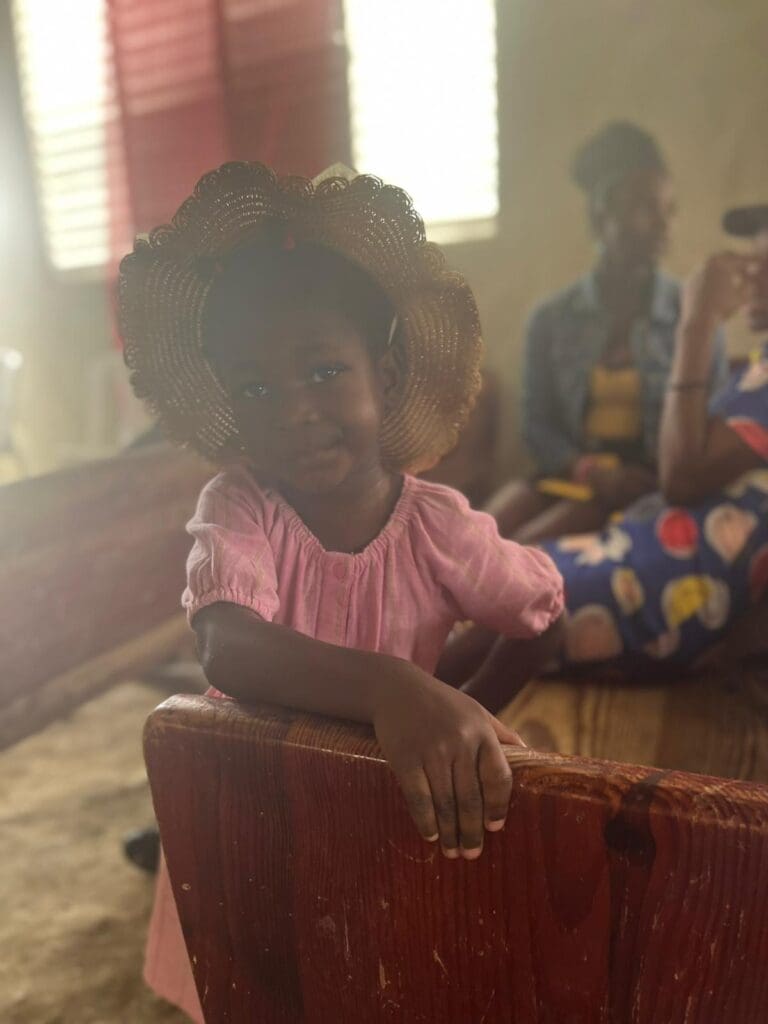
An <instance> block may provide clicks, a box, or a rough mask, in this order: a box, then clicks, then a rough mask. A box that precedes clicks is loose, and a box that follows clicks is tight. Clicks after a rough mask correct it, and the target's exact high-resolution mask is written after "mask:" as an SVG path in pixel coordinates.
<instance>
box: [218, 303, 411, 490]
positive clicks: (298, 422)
mask: <svg viewBox="0 0 768 1024" xmlns="http://www.w3.org/2000/svg"><path fill="white" fill-rule="evenodd" d="M387 362H388V361H387V360H386V359H382V360H378V361H377V360H375V359H374V358H373V357H372V355H371V352H370V350H369V348H368V346H367V345H366V343H365V340H364V339H363V338H362V336H361V335H360V333H359V332H358V330H357V329H356V328H355V327H354V326H353V325H352V323H351V322H350V321H349V320H348V319H347V318H346V317H344V316H342V315H341V314H337V313H334V312H332V311H330V310H321V309H315V310H312V311H310V310H302V309H293V310H290V311H287V310H286V311H280V312H277V313H275V314H273V315H272V316H270V317H269V319H268V321H267V322H266V323H264V324H260V325H259V326H258V328H257V329H255V330H253V331H247V330H246V331H244V332H243V333H242V334H240V335H238V336H234V337H231V338H227V339H225V340H223V342H222V344H221V346H220V348H219V350H218V352H217V357H216V365H217V369H218V372H219V376H220V378H221V380H222V382H223V384H224V386H225V388H226V389H227V391H228V392H229V395H230V397H231V401H232V410H233V412H234V416H235V420H236V422H237V427H238V430H239V432H240V436H241V437H242V439H243V442H244V444H245V447H246V451H247V453H248V455H249V456H250V458H251V460H252V462H253V465H254V467H255V469H256V470H257V472H258V473H259V474H260V475H261V476H263V477H264V478H265V479H266V480H268V481H270V482H274V483H275V484H277V485H282V487H283V488H284V489H286V490H288V491H289V492H290V491H291V490H294V491H298V492H301V493H305V494H322V493H328V492H329V491H331V490H333V489H335V488H337V487H339V486H340V485H342V484H343V483H345V482H346V481H348V480H350V478H353V477H355V476H360V477H364V476H365V474H366V473H367V472H368V471H370V470H372V469H375V468H378V467H380V464H381V463H380V450H379V431H380V428H381V421H382V417H383V412H384V405H385V397H386V394H387V393H388V391H389V390H390V388H391V387H392V386H394V381H393V379H392V374H391V373H390V372H389V371H388V369H387Z"/></svg>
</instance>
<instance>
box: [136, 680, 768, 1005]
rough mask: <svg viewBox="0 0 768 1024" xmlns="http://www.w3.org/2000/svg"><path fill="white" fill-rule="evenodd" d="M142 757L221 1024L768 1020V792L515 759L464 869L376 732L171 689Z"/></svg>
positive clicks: (603, 766) (189, 934)
mask: <svg viewBox="0 0 768 1024" xmlns="http://www.w3.org/2000/svg"><path fill="white" fill-rule="evenodd" d="M145 756H146V760H147V766H148V770H149V775H150V781H151V786H152V793H153V798H154V802H155V809H156V812H157V816H158V819H159V822H160V830H161V835H162V840H163V844H164V848H165V852H166V857H167V861H168V866H169V871H170V875H171V880H172V883H173V887H174V893H175V897H176V901H177V904H178V907H179V913H180V917H181V922H182V927H183V929H184V934H185V938H186V941H187V945H188V949H189V950H190V954H191V957H192V961H193V965H194V971H195V976H196V981H197V985H198V990H199V992H200V997H201V1000H202V1004H203V1007H204V1009H205V1012H206V1016H207V1019H208V1020H209V1021H211V1022H216V1024H219V1022H224V1021H227V1022H234V1024H238V1022H242V1024H245V1022H249V1024H250V1022H252V1021H259V1022H260V1024H277V1022H280V1024H283V1022H297V1021H306V1022H312V1024H327V1022H331V1021H332V1022H334V1024H346V1022H349V1024H353V1022H354V1024H359V1022H362V1021H365V1022H368V1021H374V1022H376V1021H381V1022H384V1021H388V1022H408V1024H410V1022H428V1024H433V1022H437V1021H439V1022H441V1024H454V1022H455V1024H481V1022H482V1024H492V1022H495V1024H510V1022H514V1024H533V1022H537V1024H541V1022H549V1024H595V1022H603V1021H604V1022H615V1024H628V1022H632V1024H673V1022H675V1024H678V1022H679V1024H683V1022H687V1024H757V1022H759V1021H765V1020H768V969H766V964H768V788H766V787H763V786H759V785H755V784H750V783H742V782H731V781H725V780H722V779H713V778H707V777H703V776H693V775H686V774H685V773H679V772H668V771H659V770H654V769H649V768H637V767H631V766H627V765H619V764H611V763H608V762H598V761H588V760H582V759H577V758H567V757H560V756H557V755H543V754H536V753H533V752H530V751H514V750H512V749H510V752H509V758H510V762H511V764H512V768H513V774H514V794H513V798H512V805H511V811H510V816H509V820H508V823H507V826H506V828H505V830H504V831H503V832H501V833H498V834H496V835H493V836H490V837H489V838H488V842H487V847H486V850H485V852H484V853H483V855H482V857H481V858H480V859H479V860H478V861H477V862H474V863H465V862H448V861H445V860H444V859H442V858H441V856H440V855H439V853H438V851H437V850H435V849H434V848H433V847H430V846H428V845H427V844H425V843H424V842H422V841H421V840H420V839H419V838H418V837H417V836H416V834H415V831H414V829H413V827H412V825H411V823H410V820H409V819H408V817H407V814H406V812H405V809H404V804H403V801H402V798H401V796H400V793H399V791H398V789H397V786H396V783H395V781H394V778H393V776H392V775H391V773H390V771H389V769H388V767H387V765H386V764H385V763H384V762H382V761H381V760H380V757H379V755H378V753H377V748H376V745H375V743H374V741H373V739H372V736H371V733H370V731H369V730H367V729H365V728H362V727H355V726H351V725H346V724H341V723H337V722H333V721H330V720H327V719H321V718H315V717H310V716H305V715H298V714H292V713H289V712H286V711H282V710H278V709H270V708H266V709H246V708H243V707H241V706H239V705H238V704H236V703H235V702H231V701H227V700H218V701H217V700H214V699H209V698H204V697H176V698H173V699H171V700H170V701H167V702H165V703H164V704H162V705H161V706H160V708H158V709H157V710H156V711H155V712H154V714H153V715H152V716H151V718H150V719H149V721H148V724H147V729H146V733H145Z"/></svg>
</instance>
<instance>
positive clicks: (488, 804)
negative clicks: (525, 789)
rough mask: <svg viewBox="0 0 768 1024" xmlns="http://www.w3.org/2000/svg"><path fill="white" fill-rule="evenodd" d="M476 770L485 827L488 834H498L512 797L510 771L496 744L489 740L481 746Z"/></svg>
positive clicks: (502, 752) (502, 753)
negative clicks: (480, 787)
mask: <svg viewBox="0 0 768 1024" xmlns="http://www.w3.org/2000/svg"><path fill="white" fill-rule="evenodd" d="M477 769H478V774H479V776H480V785H481V786H482V790H483V809H484V815H485V827H486V828H487V829H488V831H489V832H498V831H499V829H501V828H503V827H504V822H505V821H506V819H507V812H508V811H509V798H510V796H511V795H512V771H511V769H510V767H509V763H508V761H507V759H506V757H505V756H504V751H503V750H502V749H501V747H500V746H499V744H498V743H494V742H493V741H492V740H490V741H489V742H487V743H484V744H483V745H482V747H481V748H480V757H479V758H478V762H477Z"/></svg>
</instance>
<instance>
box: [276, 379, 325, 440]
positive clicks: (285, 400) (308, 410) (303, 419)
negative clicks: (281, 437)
mask: <svg viewBox="0 0 768 1024" xmlns="http://www.w3.org/2000/svg"><path fill="white" fill-rule="evenodd" d="M316 419H317V409H316V408H315V403H314V401H313V400H312V396H311V395H310V394H309V389H308V388H306V387H304V386H302V385H301V384H298V385H293V386H291V387H287V388H283V389H282V391H281V392H280V394H279V395H278V397H277V401H276V402H275V420H276V422H277V424H278V426H280V427H281V428H282V429H283V430H291V429H292V428H294V427H297V426H303V425H304V424H305V423H312V422H313V421H314V420H316Z"/></svg>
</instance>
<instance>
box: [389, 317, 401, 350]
mask: <svg viewBox="0 0 768 1024" xmlns="http://www.w3.org/2000/svg"><path fill="white" fill-rule="evenodd" d="M398 323H399V321H398V319H397V313H395V315H394V316H393V317H392V323H391V324H390V327H389V337H388V338H387V348H392V342H393V341H394V340H395V334H396V333H397V327H398Z"/></svg>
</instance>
